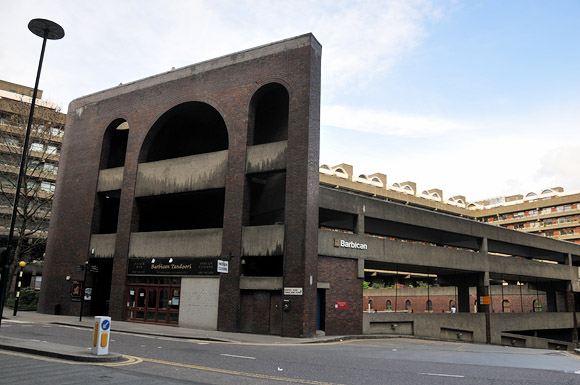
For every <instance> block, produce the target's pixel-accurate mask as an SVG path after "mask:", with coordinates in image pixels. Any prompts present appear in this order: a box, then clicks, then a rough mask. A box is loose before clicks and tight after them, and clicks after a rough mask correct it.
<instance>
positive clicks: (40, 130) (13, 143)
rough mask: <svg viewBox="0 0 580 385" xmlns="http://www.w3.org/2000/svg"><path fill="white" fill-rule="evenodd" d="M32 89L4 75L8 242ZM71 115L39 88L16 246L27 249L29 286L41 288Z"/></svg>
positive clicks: (0, 179) (1, 115)
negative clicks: (55, 191)
mask: <svg viewBox="0 0 580 385" xmlns="http://www.w3.org/2000/svg"><path fill="white" fill-rule="evenodd" d="M32 93H33V88H30V87H26V86H22V85H19V84H14V83H10V82H7V81H3V80H0V242H3V245H5V244H6V242H7V237H8V232H9V229H10V221H11V217H12V204H13V201H14V193H15V191H16V183H17V181H18V172H19V169H20V158H21V154H22V146H23V142H24V135H25V132H26V124H27V121H28V115H29V112H30V103H31V101H32V97H31V96H32ZM65 120H66V115H65V114H63V113H61V112H59V109H58V107H57V105H56V104H54V103H51V102H48V101H45V100H42V90H39V91H38V93H37V100H36V109H35V114H34V122H33V125H32V131H31V136H30V152H29V157H28V161H27V163H26V175H25V176H24V179H23V183H22V190H21V191H22V193H23V194H22V196H21V198H20V206H21V207H26V209H25V214H24V215H22V216H20V217H18V218H17V221H16V229H15V244H14V245H13V247H14V249H16V250H17V251H18V252H19V254H21V255H20V259H23V260H25V261H26V262H28V263H29V265H28V266H27V267H26V269H25V272H24V284H25V286H29V285H30V286H33V287H37V288H40V283H41V280H42V257H43V254H44V246H45V241H46V237H47V231H48V224H49V221H50V208H51V202H52V197H53V193H54V189H55V182H56V175H57V171H58V162H59V157H60V148H61V144H62V138H63V134H64V131H63V129H64V124H65ZM23 221H25V222H26V224H25V225H24V227H23V226H22V224H23Z"/></svg>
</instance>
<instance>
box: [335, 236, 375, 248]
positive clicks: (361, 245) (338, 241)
mask: <svg viewBox="0 0 580 385" xmlns="http://www.w3.org/2000/svg"><path fill="white" fill-rule="evenodd" d="M334 247H342V248H345V249H358V250H367V249H368V248H369V246H368V245H367V244H366V243H358V242H352V241H345V240H344V239H338V238H334Z"/></svg>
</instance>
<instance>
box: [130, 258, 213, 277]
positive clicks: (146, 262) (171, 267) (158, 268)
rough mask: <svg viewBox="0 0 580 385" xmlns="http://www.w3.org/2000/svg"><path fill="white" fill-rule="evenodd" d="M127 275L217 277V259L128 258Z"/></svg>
mask: <svg viewBox="0 0 580 385" xmlns="http://www.w3.org/2000/svg"><path fill="white" fill-rule="evenodd" d="M127 274H139V275H217V274H218V272H217V258H213V259H211V258H129V266H128V269H127Z"/></svg>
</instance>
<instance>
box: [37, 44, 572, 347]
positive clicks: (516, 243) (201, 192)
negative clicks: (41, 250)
mask: <svg viewBox="0 0 580 385" xmlns="http://www.w3.org/2000/svg"><path fill="white" fill-rule="evenodd" d="M320 63H321V45H320V44H319V43H318V41H317V40H316V39H315V37H314V36H313V35H311V34H307V35H303V36H298V37H295V38H292V39H288V40H284V41H280V42H276V43H273V44H269V45H265V46H262V47H258V48H255V49H250V50H247V51H242V52H238V53H235V54H231V55H228V56H224V57H220V58H217V59H214V60H210V61H207V62H203V63H199V64H195V65H192V66H188V67H185V68H181V69H176V70H172V71H170V72H166V73H163V74H160V75H156V76H152V77H150V78H146V79H143V80H140V81H136V82H134V83H129V84H125V85H120V86H119V87H115V88H112V89H109V90H104V91H102V92H99V93H96V94H93V95H89V96H86V97H82V98H79V99H77V100H75V101H73V102H72V103H71V104H70V106H69V111H68V115H67V124H66V129H65V136H64V139H63V145H62V151H61V157H60V167H59V173H58V179H57V184H56V196H55V199H54V203H53V208H52V218H51V224H50V229H49V238H48V243H47V249H46V260H45V266H44V272H43V286H42V292H41V298H40V304H39V310H40V311H41V312H45V313H53V312H60V313H62V314H70V315H77V314H79V311H80V309H81V305H83V306H82V307H83V309H84V314H85V315H110V316H111V317H112V318H113V319H114V320H126V321H133V322H144V323H149V322H151V323H160V324H167V325H175V326H179V327H190V328H197V329H213V330H216V329H217V330H223V331H233V332H239V331H243V332H252V333H269V334H276V335H282V336H294V337H301V336H313V335H315V334H316V332H317V330H324V331H325V332H326V334H334V335H336V334H361V333H368V334H375V333H381V334H399V335H400V334H410V335H417V336H428V337H433V338H444V339H446V338H448V337H449V336H452V337H453V338H458V337H456V336H462V337H461V338H463V339H465V340H469V341H474V342H491V343H503V341H504V338H508V337H509V340H510V341H513V340H517V341H519V340H521V341H523V342H522V344H527V343H528V341H532V339H530V338H529V336H530V335H534V334H533V333H532V334H530V333H529V331H530V330H532V331H533V330H536V331H541V330H548V329H551V332H550V335H552V336H553V335H566V336H570V335H574V333H573V331H575V330H576V329H575V328H576V326H575V322H576V321H575V320H576V318H577V317H573V315H574V314H573V312H574V310H575V303H576V302H578V298H577V297H578V292H580V277H579V270H578V269H577V266H579V265H580V245H576V244H573V243H568V242H562V241H557V240H554V239H548V238H545V237H539V236H535V235H531V234H526V233H523V232H517V231H514V230H509V229H505V228H500V227H497V226H491V225H489V224H485V223H480V222H476V221H474V220H473V219H469V218H466V217H464V216H462V215H458V214H457V213H454V212H453V210H448V209H447V208H446V207H445V205H439V206H433V207H431V208H430V209H427V208H426V207H428V206H429V205H425V204H423V206H425V207H419V206H421V205H420V204H415V203H414V201H417V202H418V201H420V199H419V198H417V197H413V199H411V198H409V199H407V198H404V196H405V195H404V194H394V193H392V192H391V191H387V190H385V188H386V176H385V175H383V174H376V175H375V177H373V178H372V183H371V184H369V185H365V186H364V187H363V188H361V187H360V186H359V185H358V184H357V183H358V182H355V179H356V178H354V176H352V175H351V176H350V178H351V179H352V180H353V181H352V182H350V181H347V180H345V179H344V175H346V174H344V172H342V173H339V174H337V175H336V176H329V175H326V174H325V175H322V174H320V175H319V147H320V146H319V141H320V137H319V135H320V126H319V125H320V123H319V117H320V71H321V69H320ZM381 178H382V179H385V180H380V179H381ZM358 179H360V178H358ZM358 179H357V180H358ZM375 179H376V180H375ZM355 185H356V186H355ZM353 186H354V187H353ZM447 206H449V205H447ZM449 207H451V206H449ZM371 272H372V274H382V275H384V276H385V277H388V276H391V277H394V279H395V280H396V279H397V277H398V276H400V272H413V273H414V274H423V276H425V277H427V278H426V279H428V280H430V281H429V283H432V282H433V283H434V282H435V281H434V280H433V279H432V277H437V284H439V285H447V286H454V287H455V288H456V290H455V291H454V293H455V298H456V299H457V310H458V312H457V314H447V313H439V314H434V313H433V312H429V311H427V312H425V313H421V314H418V313H414V312H413V311H411V309H410V308H408V309H407V308H405V309H403V308H401V309H403V311H399V310H401V309H399V310H398V311H395V312H388V311H385V312H379V313H375V312H366V313H364V312H363V280H364V277H365V273H366V274H370V273H371ZM405 274H407V273H405ZM522 282H526V283H527V284H528V286H527V287H533V288H534V289H535V290H536V291H538V292H539V291H540V290H541V291H542V292H544V293H545V296H544V297H543V298H547V304H546V306H545V307H544V309H545V310H546V311H547V312H545V311H544V312H543V313H542V314H537V313H535V314H534V315H532V313H528V314H526V313H513V312H512V313H510V314H491V313H490V308H491V307H490V302H492V301H493V296H492V294H493V293H494V292H497V290H495V291H494V290H491V289H490V287H491V286H492V285H494V284H496V285H497V284H498V283H499V284H500V285H502V286H501V287H503V285H504V284H512V283H514V284H516V283H517V284H518V285H519V284H520V283H522ZM394 287H395V288H396V287H398V284H397V285H395V286H394ZM498 287H500V286H498ZM501 287H500V288H501ZM516 287H521V286H516ZM473 288H475V289H473ZM470 289H471V291H474V290H476V293H477V297H478V302H477V304H474V303H473V300H472V299H471V295H470ZM427 296H429V292H428V289H427ZM402 300H403V303H405V299H404V298H403V299H402ZM409 301H410V300H409ZM428 301H430V299H428ZM476 305H477V306H476ZM386 308H388V306H387V307H386ZM426 308H427V309H429V307H428V306H427V307H426ZM475 311H477V313H475ZM548 313H549V314H548ZM502 325H503V326H502ZM514 325H518V326H519V325H521V328H522V330H523V329H525V330H524V331H523V332H522V334H521V335H522V337H521V338H520V339H517V338H515V337H513V333H514V332H515V329H514ZM492 326H493V327H492ZM553 330H557V331H556V332H553ZM507 332H509V333H512V334H510V335H509V336H508V335H507V334H505V333H507ZM502 333H503V334H502ZM536 335H538V334H537V333H536ZM518 338H519V337H518ZM566 338H568V337H566ZM574 338H577V337H574ZM576 340H577V339H576ZM537 341H539V339H538V338H534V339H533V341H532V342H533V343H537ZM530 343H531V342H530ZM546 346H547V345H546Z"/></svg>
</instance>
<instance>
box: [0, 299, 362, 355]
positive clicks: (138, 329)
mask: <svg viewBox="0 0 580 385" xmlns="http://www.w3.org/2000/svg"><path fill="white" fill-rule="evenodd" d="M12 313H13V310H12V309H9V308H4V312H3V317H2V323H4V322H5V321H14V322H26V323H37V324H53V325H65V326H74V327H81V328H87V329H91V330H92V329H93V327H94V317H92V316H83V319H82V321H79V317H78V316H64V315H52V314H41V313H37V312H35V311H19V312H18V314H17V315H16V316H13V315H12ZM111 332H114V333H115V332H116V333H129V334H140V335H150V336H158V337H170V338H183V339H193V340H201V341H217V342H225V343H246V344H256V345H260V344H264V345H277V344H280V345H286V344H309V343H323V342H334V341H340V340H345V339H353V338H365V337H366V338H368V337H370V336H328V337H326V336H324V335H317V336H316V337H312V338H292V337H280V336H275V335H264V334H250V333H229V332H221V331H217V330H199V329H189V328H184V327H177V326H165V325H158V324H146V323H136V322H124V321H111ZM0 349H4V350H12V351H18V352H23V353H29V354H36V355H42V356H48V357H54V358H61V359H66V360H72V361H82V362H116V361H123V360H125V358H124V357H123V356H122V355H121V354H117V353H112V352H109V354H108V355H100V356H97V355H93V354H91V352H90V351H88V350H87V349H86V348H79V347H76V346H68V345H61V344H55V343H43V344H39V343H38V342H37V341H32V340H27V339H24V338H12V337H5V336H2V335H1V327H0Z"/></svg>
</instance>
